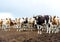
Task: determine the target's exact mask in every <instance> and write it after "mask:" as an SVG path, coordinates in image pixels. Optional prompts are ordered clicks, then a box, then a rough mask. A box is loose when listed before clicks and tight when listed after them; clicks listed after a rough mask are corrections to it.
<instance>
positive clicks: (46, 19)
mask: <svg viewBox="0 0 60 42" xmlns="http://www.w3.org/2000/svg"><path fill="white" fill-rule="evenodd" d="M34 18H35V20H36V24H37V29H38V33H39V29H40V30H43V28H45V29H46V30H47V33H50V24H51V16H50V15H44V16H42V15H38V16H35V17H34ZM44 26H45V27H44ZM40 34H41V31H40Z"/></svg>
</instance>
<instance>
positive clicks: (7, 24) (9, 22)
mask: <svg viewBox="0 0 60 42" xmlns="http://www.w3.org/2000/svg"><path fill="white" fill-rule="evenodd" d="M13 25H14V23H13V22H12V20H11V18H6V19H5V20H4V21H3V28H4V30H5V31H7V29H8V31H10V28H12V27H13Z"/></svg>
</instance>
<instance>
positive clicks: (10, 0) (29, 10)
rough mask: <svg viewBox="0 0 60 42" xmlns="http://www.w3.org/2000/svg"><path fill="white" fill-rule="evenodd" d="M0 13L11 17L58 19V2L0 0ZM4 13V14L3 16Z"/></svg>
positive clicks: (45, 0) (53, 0)
mask: <svg viewBox="0 0 60 42" xmlns="http://www.w3.org/2000/svg"><path fill="white" fill-rule="evenodd" d="M1 13H3V15H6V16H7V14H6V13H8V14H9V15H11V17H14V18H15V17H24V16H27V17H32V16H33V15H44V14H47V15H57V16H59V17H60V1H59V0H0V17H1ZM4 13H5V14H4Z"/></svg>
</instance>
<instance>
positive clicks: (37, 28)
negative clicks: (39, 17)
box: [37, 25, 39, 34]
mask: <svg viewBox="0 0 60 42" xmlns="http://www.w3.org/2000/svg"><path fill="white" fill-rule="evenodd" d="M37 29H38V34H39V25H37Z"/></svg>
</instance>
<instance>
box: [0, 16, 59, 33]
mask: <svg viewBox="0 0 60 42" xmlns="http://www.w3.org/2000/svg"><path fill="white" fill-rule="evenodd" d="M10 28H17V31H21V30H28V29H31V30H38V34H41V33H42V31H45V32H46V33H49V34H50V33H58V32H59V31H60V18H59V17H57V16H50V15H43V16H42V15H37V16H33V17H31V18H28V17H23V18H15V19H14V20H12V19H11V18H6V19H0V29H2V30H4V31H10ZM7 29H8V30H7Z"/></svg>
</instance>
